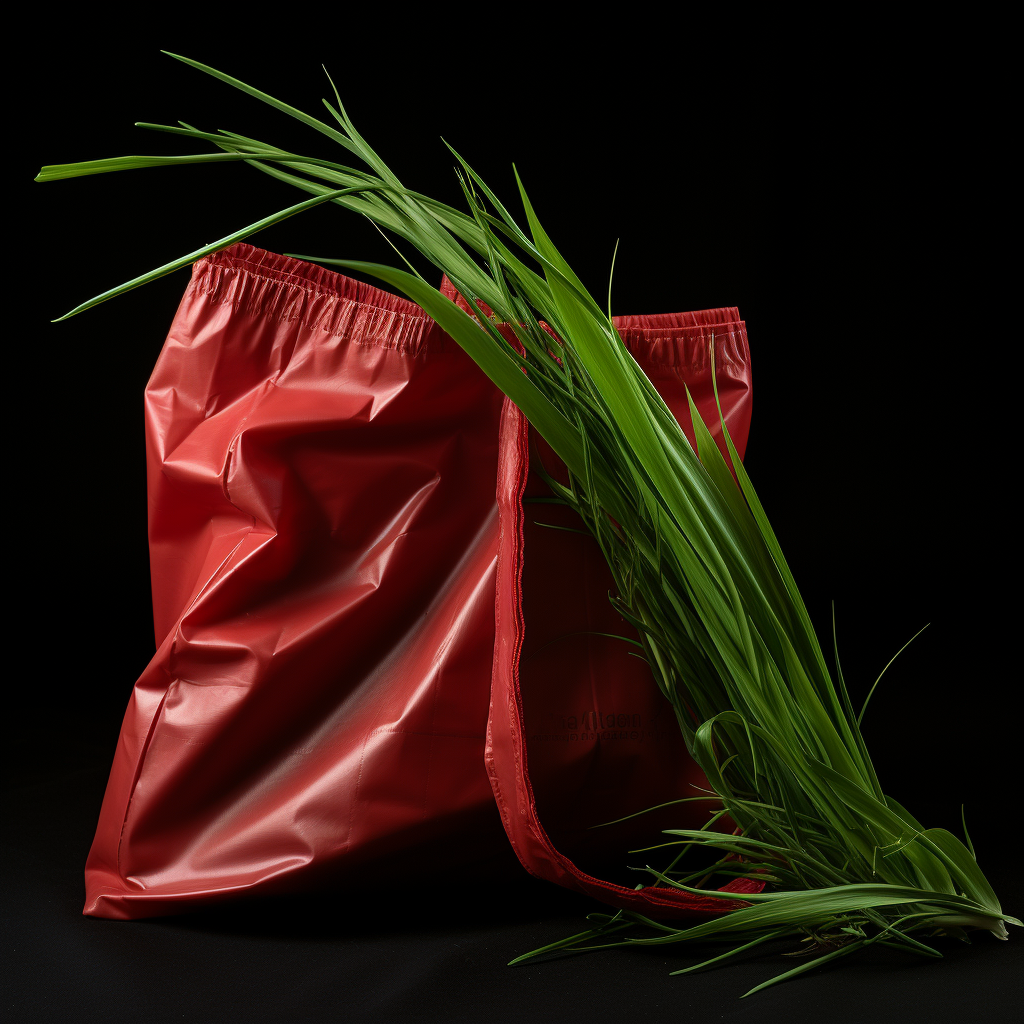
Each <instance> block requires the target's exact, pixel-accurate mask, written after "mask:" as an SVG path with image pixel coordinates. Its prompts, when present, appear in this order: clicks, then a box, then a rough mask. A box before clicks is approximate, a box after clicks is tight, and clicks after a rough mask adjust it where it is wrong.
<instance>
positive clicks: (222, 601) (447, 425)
mask: <svg viewBox="0 0 1024 1024" xmlns="http://www.w3.org/2000/svg"><path fill="white" fill-rule="evenodd" d="M442 287H443V290H444V291H445V293H446V294H447V295H448V296H449V297H452V298H456V299H457V298H458V297H457V296H456V295H455V292H454V290H453V289H452V288H451V286H450V285H449V284H448V283H447V282H445V284H444V285H443V286H442ZM459 301H461V300H459ZM615 323H616V327H617V328H618V330H619V333H620V335H621V336H622V338H623V341H624V342H625V344H626V345H627V346H628V347H629V349H630V351H631V352H632V353H633V354H634V356H635V357H636V359H637V361H638V362H639V363H640V365H641V367H642V368H643V369H644V371H645V372H646V373H647V375H648V376H649V377H650V378H651V380H652V381H653V383H654V385H655V386H656V387H657V389H658V391H659V392H660V393H661V394H662V396H663V397H664V398H665V400H666V402H667V403H668V405H669V407H670V408H671V409H672V411H673V412H674V413H675V414H676V415H677V417H680V419H681V422H683V423H684V424H685V423H686V422H687V420H688V412H687V408H686V398H685V389H684V385H685V386H686V387H689V388H690V391H691V393H692V394H693V396H694V400H695V402H696V404H697V406H698V408H699V410H700V412H701V415H702V416H703V417H704V418H705V420H706V421H707V423H708V425H709V426H710V427H711V429H712V432H713V433H714V434H715V435H716V436H718V435H719V433H720V428H719V423H718V411H717V408H716V407H715V404H714V398H713V395H712V392H711V366H710V358H709V346H710V345H711V344H712V343H713V344H714V346H715V355H716V373H717V379H718V385H719V391H720V393H721V397H722V403H723V410H724V414H725V418H726V421H727V423H728V426H729V430H730V433H731V434H732V437H733V439H734V441H735V442H736V445H737V448H738V449H739V450H740V452H742V451H743V448H744V445H745V442H746V438H747V431H748V426H749V421H750V362H749V352H748V349H747V341H746V333H745V330H744V325H743V323H742V322H741V321H740V320H739V315H738V313H737V311H736V310H735V309H716V310H705V311H702V312H699V313H682V314H667V315H663V316H633V317H618V318H616V320H615ZM146 433H147V451H148V476H149V537H150V558H151V569H152V579H153V612H154V622H155V627H156V636H157V642H158V649H157V651H156V654H155V656H154V657H153V660H152V661H151V662H150V664H149V666H148V667H147V668H146V670H145V671H144V672H143V674H142V676H141V678H140V679H139V681H138V682H137V683H136V685H135V689H134V691H133V693H132V697H131V700H130V702H129V705H128V709H127V712H126V714H125V718H124V723H123V725H122V728H121V735H120V738H119V740H118V744H117V750H116V754H115V757H114V763H113V767H112V769H111V774H110V779H109V782H108V784H107V790H106V794H105V797H104V800H103V806H102V809H101V812H100V819H99V824H98V827H97V831H96V837H95V840H94V842H93V846H92V849H91V851H90V853H89V858H88V862H87V864H86V872H85V877H86V890H87V899H86V905H85V913H87V914H92V915H96V916H99V917H108V918H121V919H130V918H141V917H148V916H153V915H159V914H171V913H179V912H184V911H189V910H194V909H196V908H198V907H200V906H203V905H209V904H211V903H214V902H221V901H224V900H226V899H230V898H234V897H239V896H245V895H257V894H271V893H281V892H296V891H313V890H318V889H327V888H331V887H335V886H344V885H351V884H357V885H360V886H361V887H363V888H372V887H374V886H375V885H385V884H388V883H389V882H391V881H394V880H395V879H396V878H397V877H399V876H400V877H401V878H402V879H403V880H409V879H421V880H422V879H426V878H429V877H430V876H434V877H436V878H440V877H441V876H442V873H443V874H444V876H446V877H450V875H451V873H452V872H456V873H457V874H458V876H459V877H460V878H469V877H480V878H489V879H492V880H494V879H500V878H503V877H504V878H508V877H510V876H511V875H513V874H514V873H516V872H520V871H521V870H522V868H521V867H519V864H518V863H517V859H516V858H517V856H518V860H519V861H520V862H521V863H522V864H523V865H524V866H525V867H526V868H527V869H528V870H529V871H531V872H532V873H533V874H536V875H539V876H541V877H545V878H550V879H551V880H553V881H556V882H559V883H560V884H563V885H568V886H570V887H572V888H576V889H578V890H581V891H585V892H590V893H592V894H594V895H596V896H597V897H598V898H600V899H602V900H604V901H605V902H608V903H612V904H614V905H618V906H633V907H635V908H637V909H642V910H644V912H646V913H649V914H652V915H654V916H658V915H659V914H661V915H662V916H679V915H687V914H701V913H712V912H720V911H721V910H722V909H727V908H726V907H725V906H724V905H723V904H724V901H722V902H719V901H715V900H709V899H700V898H693V897H690V896H688V895H687V894H685V893H681V892H679V891H671V890H665V889H654V888H650V889H646V890H642V891H640V892H635V891H634V890H633V888H632V887H633V885H635V884H636V876H635V875H634V876H633V878H632V880H631V881H630V880H629V879H628V877H627V875H626V873H625V872H624V870H623V869H624V868H625V865H627V864H628V863H630V862H631V858H630V857H629V855H628V853H627V851H628V850H629V849H630V848H632V847H636V846H638V845H651V844H653V843H655V842H658V832H657V830H658V829H659V828H664V827H671V826H674V827H692V826H693V825H694V824H696V825H698V826H699V824H701V823H703V821H705V820H706V818H707V815H708V808H707V806H702V805H701V804H699V803H698V804H683V805H679V806H678V807H676V808H672V809H669V812H667V815H666V812H661V813H660V815H645V816H642V817H640V818H636V819H633V820H631V821H629V822H626V823H623V824H620V825H615V826H611V827H609V828H603V829H597V830H592V829H591V827H592V826H594V825H598V824H601V823H603V822H607V821H610V820H613V819H616V818H619V817H621V816H623V815H627V814H631V813H633V812H636V811H639V810H642V809H644V808H645V807H648V806H651V805H654V804H658V803H662V802H664V801H667V800H672V799H675V798H677V797H679V796H691V795H694V794H695V793H696V790H694V789H693V788H692V786H693V785H702V784H704V783H703V779H702V776H701V775H700V772H699V771H698V770H697V768H696V766H695V765H694V764H693V762H692V761H691V760H690V758H689V756H688V755H687V753H686V750H685V747H684V745H683V742H682V738H681V736H680V735H679V730H678V727H677V726H676V724H675V721H674V718H673V715H672V712H671V709H670V708H669V707H668V705H667V704H666V702H665V701H664V700H663V698H662V697H661V696H660V694H659V693H658V691H657V688H656V686H655V685H654V683H653V681H652V679H651V677H650V674H649V671H648V669H647V667H646V664H645V663H644V662H643V661H642V660H641V659H639V658H637V657H635V656H633V655H632V654H630V648H631V645H629V644H627V643H625V642H623V641H622V640H617V639H613V638H609V637H604V636H597V635H595V633H597V632H602V633H619V634H624V635H634V634H633V633H632V631H631V629H630V628H629V627H628V626H627V625H626V624H625V623H624V622H623V621H622V619H621V618H620V617H619V616H618V615H617V614H616V613H615V611H614V609H613V608H612V607H611V605H610V603H609V601H608V591H609V589H610V586H611V583H610V576H609V573H608V570H607V567H606V566H605V564H604V562H603V559H602V556H601V554H600V551H599V549H598V548H597V545H596V544H595V543H594V542H593V541H592V540H591V539H590V538H588V537H583V536H579V535H577V534H573V533H569V532H566V531H564V530H553V529H550V526H552V525H565V524H567V523H569V522H570V520H568V519H566V518H565V516H566V515H568V513H567V512H566V511H565V510H562V509H557V508H555V507H554V506H552V505H549V504H532V503H530V502H529V501H527V502H526V503H524V501H523V498H524V496H525V497H527V498H529V497H530V496H531V495H536V494H539V493H541V492H542V491H543V483H542V482H541V481H540V478H539V477H538V476H537V475H536V473H535V472H533V471H531V459H536V458H538V457H543V458H544V459H545V461H546V462H547V460H548V459H551V458H553V456H551V454H550V452H547V453H546V454H545V453H544V446H543V445H534V446H532V447H533V454H531V445H530V435H529V428H528V426H527V424H526V421H525V419H524V418H523V417H522V415H521V413H519V411H518V409H516V407H515V406H513V405H512V404H511V403H509V402H506V401H505V400H504V398H503V396H502V394H501V393H500V392H499V391H498V390H497V389H496V388H495V387H494V385H493V384H492V383H491V382H490V381H489V380H488V379H487V378H486V377H485V376H484V374H483V373H482V371H481V370H479V368H478V367H477V366H476V364H474V363H473V362H472V360H471V359H470V358H469V357H468V356H467V355H466V354H465V353H464V352H463V351H462V349H461V348H459V346H458V345H457V344H456V343H455V342H454V341H453V340H452V339H451V338H449V337H448V336H447V335H445V334H444V332H443V331H441V329H440V328H439V327H438V326H437V325H436V324H435V323H434V322H433V321H432V320H430V319H429V318H428V317H427V316H426V314H425V313H424V312H423V311H422V310H421V309H420V308H419V307H417V306H415V305H414V304H413V303H411V302H408V301H407V300H405V299H402V298H399V297H397V296H394V295H390V294H388V293H386V292H384V291H382V290H380V289H378V288H374V287H371V286H369V285H365V284H362V283H360V282H357V281H353V280H350V279H347V278H345V277H342V276H340V275H338V274H335V273H332V272H330V271H327V270H325V269H323V268H320V267H317V266H313V265H311V264H308V263H304V262H302V261H299V260H294V259H290V258H286V257H283V256H277V255H274V254H271V253H267V252H264V251H262V250H260V249H256V248H254V247H252V246H250V245H245V244H238V245H234V246H232V247H231V248H230V249H227V250H225V251H223V252H221V253H218V254H217V255H215V256H212V257H209V258H207V259H204V260H201V261H200V262H198V263H197V264H196V265H195V267H194V270H193V276H192V281H191V283H190V284H189V287H188V289H187V291H186V292H185V295H184V297H183V299H182V302H181V306H180V307H179V309H178V313H177V315H176V317H175V319H174V323H173V325H172V327H171V330H170V333H169V335H168V338H167V341H166V343H165V345H164V347H163V350H162V352H161V354H160V357H159V359H158V361H157V365H156V368H155V370H154V372H153V376H152V378H151V380H150V382H149V385H148V387H147V390H146ZM538 452H539V453H541V454H538ZM535 465H536V464H535V463H534V467H535ZM680 808H682V810H681V809H680ZM673 812H674V813H673ZM634 859H635V858H634ZM744 885H749V883H742V882H741V883H733V885H731V886H730V888H733V889H739V891H745V890H744V889H743V886H744ZM729 906H730V907H731V906H735V903H732V904H729Z"/></svg>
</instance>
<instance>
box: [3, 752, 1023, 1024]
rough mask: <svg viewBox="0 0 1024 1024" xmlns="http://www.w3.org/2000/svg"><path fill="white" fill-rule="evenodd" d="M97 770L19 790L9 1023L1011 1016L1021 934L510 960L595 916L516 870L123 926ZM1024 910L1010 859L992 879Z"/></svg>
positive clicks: (837, 1021) (858, 1023)
mask: <svg viewBox="0 0 1024 1024" xmlns="http://www.w3.org/2000/svg"><path fill="white" fill-rule="evenodd" d="M102 784H103V776H102V774H101V773H100V772H97V771H95V770H90V769H81V770H77V771H68V772H65V773H62V774H60V775H57V776H54V777H53V778H51V779H49V780H47V781H45V782H40V783H37V784H35V785H30V786H26V787H25V788H23V789H21V790H18V791H17V792H15V793H14V794H12V796H11V797H10V799H9V802H8V803H7V811H6V814H7V816H8V818H12V817H13V818H14V819H15V820H17V821H18V822H19V823H20V824H21V826H22V831H21V832H20V834H19V836H18V837H17V838H16V839H15V841H14V842H13V843H12V844H11V848H9V850H8V851H6V852H8V853H9V857H7V858H5V860H6V861H7V863H5V867H4V872H5V876H6V877H8V878H9V879H11V880H13V881H14V882H15V884H14V885H12V886H10V889H9V892H8V896H9V898H10V903H9V910H8V913H9V914H10V915H11V916H10V918H9V919H8V921H5V934H8V935H9V936H10V939H9V949H8V953H7V957H6V959H7V961H8V968H9V971H10V975H9V983H8V984H9V986H10V989H11V992H10V994H8V995H5V996H4V1000H3V1005H4V1006H5V1008H6V1009H8V1010H9V1012H10V1015H11V1016H10V1019H11V1020H15V1021H25V1022H26V1024H27V1022H30V1021H33V1022H34V1021H40V1022H48V1021H69V1022H78V1021H82V1022H87V1021H88V1022H92V1021H119V1022H120V1021H125V1022H133V1021H154V1022H157V1021H160V1022H163V1021H167V1022H171V1021H189V1022H197V1024H198V1022H204V1024H205V1022H219V1021H223V1022H225V1024H227V1022H232V1024H233V1022H239V1024H244V1022H249V1021H252V1022H264V1021H266V1022H288V1021H335V1020H338V1021H351V1022H353V1024H355V1022H378V1021H435V1020H449V1021H453V1022H455V1021H457V1022H466V1024H476V1022H481V1021H485V1022H492V1021H493V1022H506V1021H508V1022H512V1021H528V1022H538V1024H547V1022H552V1024H554V1022H558V1021H566V1022H569V1021H581V1022H583V1021H588V1022H589V1021H594V1022H596V1021H619V1020H651V1021H677V1020H678V1021H688V1020H723V1021H734V1022H737V1024H740V1022H757V1024H760V1022H764V1021H780V1022H783V1021H788V1022H792V1024H799V1022H802V1021H815V1022H816V1021H822V1020H827V1021H830V1022H834V1024H863V1022H865V1021H876V1020H878V1021H880V1020H883V1019H886V1020H889V1019H897V1020H901V1021H905V1022H917V1021H920V1022H927V1021H957V1022H975V1021H977V1022H985V1021H994V1020H997V1019H1005V1020H1013V1019H1014V1010H1013V1000H1014V998H1015V992H1014V990H1013V987H1012V986H1013V981H1014V978H1015V976H1016V979H1017V980H1018V981H1019V974H1020V969H1021V960H1022V957H1021V951H1022V949H1024V943H1022V942H1021V941H1020V936H1019V935H1014V939H1015V940H1016V941H1011V942H997V941H996V940H995V939H993V938H992V937H991V936H988V935H987V934H986V935H982V936H979V937H977V938H976V939H975V941H974V943H973V944H972V945H971V946H963V945H961V944H960V943H956V942H953V941H945V942H942V943H940V947H941V949H942V951H943V952H944V953H945V959H943V960H940V961H931V960H925V959H923V958H918V957H911V956H906V955H903V954H900V953H898V952H895V951H889V950H883V951H879V952H871V953H865V954H862V955H859V956H857V957H854V958H851V959H850V960H848V961H847V962H846V963H845V964H844V965H843V966H841V967H838V966H837V967H831V968H824V969H821V970H818V971H816V972H812V973H810V974H807V975H805V976H803V977H802V978H798V979H795V980H793V981H792V982H789V983H786V984H783V985H779V986H777V987H775V988H773V989H768V990H766V991H764V992H760V993H757V994H755V995H754V996H752V997H750V998H749V999H743V1000H741V999H739V998H738V997H739V996H741V995H742V994H743V993H744V992H745V991H746V990H747V989H749V988H751V987H752V986H754V985H757V984H760V983H761V982H763V981H767V980H768V979H769V978H770V977H772V976H773V975H775V974H779V973H781V972H782V971H784V970H788V969H789V968H791V967H793V966H796V965H797V963H798V962H799V961H796V960H794V959H793V958H791V957H788V956H785V955H784V952H785V950H787V949H789V948H791V947H786V946H778V947H774V949H773V951H772V952H771V953H769V954H767V955H764V956H761V957H758V958H753V959H744V960H743V961H740V962H736V963H733V964H731V965H729V966H726V967H722V968H720V969H718V970H712V971H708V972H704V973H701V974H695V975H690V976H686V977H670V976H669V972H670V971H673V970H678V969H680V968H682V967H686V966H688V965H690V964H693V963H697V962H699V961H698V957H701V958H706V957H708V956H712V955H715V954H716V953H717V952H719V951H720V948H711V947H702V949H703V955H702V954H701V951H699V950H694V951H690V952H686V951H683V950H682V949H678V950H671V949H664V950H657V951H654V950H639V951H633V950H619V949H615V950H606V951H602V952H598V953H589V954H586V955H584V956H575V957H566V958H563V959H559V960H553V961H549V962H546V963H538V964H536V965H524V966H520V967H516V968H509V967H506V966H505V963H506V962H507V961H508V960H510V959H512V957H514V956H518V955H519V954H521V953H524V952H527V951H528V950H530V949H535V948H537V947H538V946H541V945H544V944H546V943H548V942H553V941H555V940H557V939H560V938H564V937H565V936H567V935H571V934H574V933H575V932H577V931H580V930H582V928H583V927H585V922H584V915H585V913H587V912H588V911H590V910H592V909H594V908H593V905H592V904H590V903H589V902H588V901H587V900H586V899H584V898H583V897H577V896H575V895H574V894H572V893H569V892H566V891H564V890H560V889H557V888H556V887H555V886H552V885H549V884H547V883H542V882H539V881H533V880H531V879H529V878H524V880H523V882H522V884H521V885H519V886H502V887H497V888H495V889H494V890H493V891H492V890H488V889H486V888H477V889H475V890H474V891H462V892H461V893H460V889H459V885H458V880H457V879H451V880H440V879H439V880H438V881H437V884H436V886H432V887H430V888H427V889H425V890H424V889H423V888H421V887H416V886H409V885H403V884H402V882H401V880H400V879H398V878H391V879H388V880H386V881H380V880H375V881H374V882H372V883H370V884H369V885H368V886H367V890H366V891H365V892H364V893H363V894H362V895H361V896H352V895H349V896H345V897H323V896H312V897H309V898H304V899H287V900H280V901H272V902H271V901H266V902H251V903H249V904H239V905H237V906H234V907H230V908H224V909H221V910H217V911H213V912H207V913H204V914H193V915H187V916H182V917H178V918H164V919H160V920H149V921H137V922H132V923H124V922H116V921H102V920H98V919H94V918H85V917H81V916H80V915H79V913H78V911H79V905H80V903H81V895H82V894H81V864H82V861H83V859H84V857H85V852H86V848H87V846H88V843H89V840H90V838H91V829H92V825H93V820H94V817H95V814H96V811H97V809H98V807H99V799H100V796H101V792H102ZM993 881H994V882H995V883H996V884H997V886H998V888H999V890H1000V892H1001V894H1002V895H1003V896H1004V898H1005V900H1006V903H1007V905H1009V906H1018V907H1019V906H1020V905H1021V898H1020V897H1021V891H1020V890H1021V886H1020V882H1019V876H1018V875H1017V874H1016V873H1008V872H1001V873H998V874H996V875H995V876H994V878H993Z"/></svg>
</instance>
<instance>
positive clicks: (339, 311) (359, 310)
mask: <svg viewBox="0 0 1024 1024" xmlns="http://www.w3.org/2000/svg"><path fill="white" fill-rule="evenodd" d="M193 286H194V287H195V288H197V289H198V290H199V291H201V292H202V293H203V294H205V295H207V296H208V297H209V298H210V299H212V300H213V301H216V302H223V303H230V304H231V305H233V306H235V307H237V308H241V309H244V310H246V311H247V312H249V313H251V314H253V315H257V316H266V317H269V318H271V319H275V320H297V321H300V322H302V323H303V324H304V325H305V326H307V327H309V328H311V329H314V330H319V331H324V332H326V333H328V334H331V335H336V336H344V337H349V338H351V339H352V340H353V341H355V342H357V343H360V344H369V345H379V346H381V347H384V348H392V349H398V350H400V351H402V352H405V353H408V354H413V355H415V354H419V353H426V352H439V351H451V350H452V349H453V348H458V346H457V344H456V343H455V342H454V341H453V339H451V338H450V337H449V336H448V335H447V334H446V333H445V332H444V331H443V330H442V329H441V327H440V326H439V325H438V324H437V323H435V321H434V320H432V319H431V318H430V317H429V316H428V315H427V314H426V313H425V312H424V310H423V309H422V308H421V307H419V306H417V305H416V304H415V303H414V302H412V301H410V300H409V299H406V298H404V297H402V296H400V295H395V294H393V293H391V292H388V291H385V290H384V289H383V288H378V287H376V286H374V285H371V284H365V283H363V282H362V281H357V280H355V279H354V278H350V277H345V276H344V275H343V274H338V273H336V272H335V271H332V270H328V269H327V268H325V267H321V266H318V265H316V264H314V263H308V262H306V261H304V260H298V259H295V258H293V257H291V256H281V255H279V254H277V253H271V252H267V251H266V250H264V249H258V248H256V247H255V246H253V245H249V244H248V243H246V242H236V243H235V244H234V245H232V246H230V247H229V248H227V249H223V250H221V251H220V252H218V253H215V254H213V255H212V256H207V257H205V258H204V259H202V260H200V261H198V262H197V263H196V264H195V266H194V269H193ZM440 290H441V293H442V294H444V295H446V296H447V297H448V298H451V299H454V300H455V301H456V302H457V303H458V305H459V306H461V307H462V308H463V309H468V306H467V304H466V302H465V301H464V300H463V299H462V297H461V296H460V295H459V294H458V293H457V292H456V290H455V288H454V286H453V285H452V284H451V282H450V281H449V280H448V279H447V277H446V278H444V280H443V281H442V283H441V288H440ZM612 322H613V324H614V325H615V327H616V329H617V330H618V332H619V336H620V337H621V338H622V341H623V343H624V344H625V345H626V347H627V348H628V349H629V351H630V352H631V353H632V354H633V355H634V356H635V357H637V358H638V359H641V360H642V361H647V362H651V363H659V364H669V365H682V364H687V363H689V362H691V361H692V360H693V359H694V358H697V359H698V361H702V359H701V356H702V355H703V349H705V348H706V347H707V342H708V340H709V339H710V337H711V336H712V335H714V337H715V338H716V339H721V340H722V341H723V342H728V341H730V340H731V341H733V342H734V343H738V344H739V345H740V346H741V347H742V348H745V346H746V332H745V325H744V324H743V321H742V320H741V319H740V316H739V310H738V309H736V307H734V306H725V307H720V308H717V309H704V310H697V311H694V312H687V313H656V314H647V315H632V316H616V317H613V318H612ZM698 350H699V351H698ZM737 354H738V353H737Z"/></svg>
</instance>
